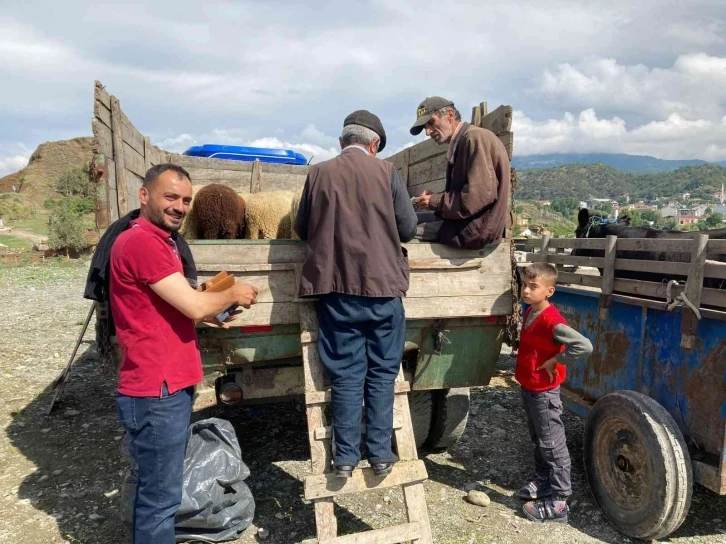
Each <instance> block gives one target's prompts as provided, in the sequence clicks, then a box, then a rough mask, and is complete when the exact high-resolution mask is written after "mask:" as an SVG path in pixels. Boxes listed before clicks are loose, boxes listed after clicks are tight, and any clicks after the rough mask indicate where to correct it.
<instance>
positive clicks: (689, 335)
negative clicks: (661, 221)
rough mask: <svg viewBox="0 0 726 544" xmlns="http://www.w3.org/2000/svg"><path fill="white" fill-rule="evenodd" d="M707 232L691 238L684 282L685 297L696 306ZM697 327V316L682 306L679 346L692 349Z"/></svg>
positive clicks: (700, 287) (700, 288)
mask: <svg viewBox="0 0 726 544" xmlns="http://www.w3.org/2000/svg"><path fill="white" fill-rule="evenodd" d="M707 244H708V234H697V235H696V237H695V238H694V239H693V249H692V251H691V268H690V269H689V271H688V281H687V282H686V290H685V294H686V298H688V300H689V301H691V304H693V305H694V306H695V307H696V308H699V307H700V306H701V290H702V289H703V276H704V266H705V264H706V255H707V253H706V246H707ZM697 329H698V317H697V316H696V314H695V313H694V312H693V310H691V309H690V308H688V307H687V306H684V307H683V309H682V311H681V348H682V349H693V348H694V347H695V344H696V330H697Z"/></svg>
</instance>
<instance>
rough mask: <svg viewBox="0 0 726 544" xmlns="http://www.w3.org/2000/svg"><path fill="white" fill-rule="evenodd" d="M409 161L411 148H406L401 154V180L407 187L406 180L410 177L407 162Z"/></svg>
mask: <svg viewBox="0 0 726 544" xmlns="http://www.w3.org/2000/svg"><path fill="white" fill-rule="evenodd" d="M410 160H411V148H406V149H404V150H403V153H402V154H401V178H402V179H403V183H405V184H406V187H408V180H409V177H410V175H411V173H410V166H409V161H410Z"/></svg>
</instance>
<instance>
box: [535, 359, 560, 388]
mask: <svg viewBox="0 0 726 544" xmlns="http://www.w3.org/2000/svg"><path fill="white" fill-rule="evenodd" d="M537 370H546V371H547V374H549V377H550V383H553V382H554V381H555V378H556V377H557V358H556V357H552V359H550V360H548V361H545V362H544V363H542V364H541V365H540V366H538V367H537Z"/></svg>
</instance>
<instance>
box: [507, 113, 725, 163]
mask: <svg viewBox="0 0 726 544" xmlns="http://www.w3.org/2000/svg"><path fill="white" fill-rule="evenodd" d="M513 131H514V134H515V137H514V150H515V155H533V154H540V153H628V154H631V155H652V156H655V157H659V158H662V159H693V158H700V159H704V160H711V161H717V160H719V161H720V160H725V159H726V116H725V117H723V118H721V119H719V120H717V121H707V120H703V119H697V120H689V119H686V118H684V117H683V116H681V115H680V114H677V113H674V114H672V115H670V116H669V117H668V118H667V119H666V120H664V121H652V122H649V123H646V124H644V125H640V126H635V127H633V128H628V126H627V124H626V122H625V121H623V120H622V119H620V118H618V117H613V118H611V119H599V118H598V117H597V114H596V112H595V110H593V109H588V110H585V111H582V112H580V114H579V115H578V116H574V115H572V114H571V113H566V114H565V115H564V116H563V117H562V118H561V119H548V120H546V121H534V120H532V119H530V118H529V117H527V116H526V115H525V114H524V113H523V112H521V111H515V112H514V120H513Z"/></svg>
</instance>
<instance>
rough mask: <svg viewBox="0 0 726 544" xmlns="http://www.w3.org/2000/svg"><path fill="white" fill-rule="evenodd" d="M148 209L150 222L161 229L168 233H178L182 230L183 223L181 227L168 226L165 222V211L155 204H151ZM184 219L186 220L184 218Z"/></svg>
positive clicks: (180, 224)
mask: <svg viewBox="0 0 726 544" xmlns="http://www.w3.org/2000/svg"><path fill="white" fill-rule="evenodd" d="M146 209H147V216H148V219H149V222H150V223H152V224H153V225H156V226H157V227H159V228H160V229H163V230H165V231H168V232H176V231H178V230H179V229H180V228H181V226H182V223H179V226H171V225H167V224H166V222H165V221H164V210H162V209H161V208H157V207H155V206H154V205H153V204H149V205H148V206H147V208H146ZM182 219H184V217H182Z"/></svg>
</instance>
